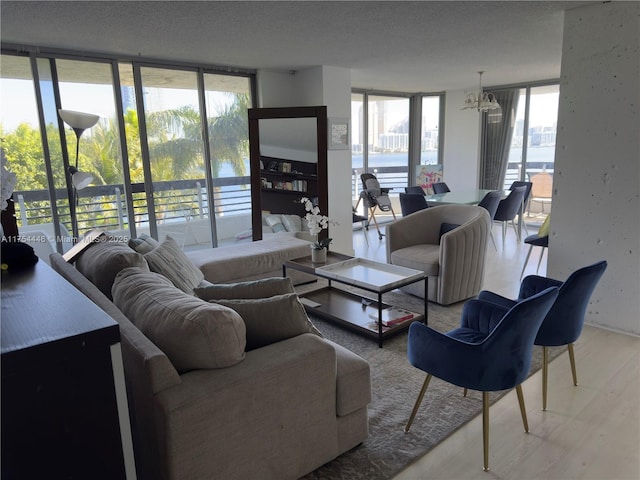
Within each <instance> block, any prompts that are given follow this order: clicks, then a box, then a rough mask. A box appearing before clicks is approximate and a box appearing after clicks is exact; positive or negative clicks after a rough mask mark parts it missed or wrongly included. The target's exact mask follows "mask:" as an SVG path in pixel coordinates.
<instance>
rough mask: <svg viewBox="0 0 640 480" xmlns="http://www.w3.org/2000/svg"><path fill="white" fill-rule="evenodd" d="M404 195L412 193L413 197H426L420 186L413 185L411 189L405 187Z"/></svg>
mask: <svg viewBox="0 0 640 480" xmlns="http://www.w3.org/2000/svg"><path fill="white" fill-rule="evenodd" d="M404 193H411V194H413V195H424V189H423V188H422V187H421V186H420V185H413V186H410V187H404Z"/></svg>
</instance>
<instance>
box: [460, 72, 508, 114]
mask: <svg viewBox="0 0 640 480" xmlns="http://www.w3.org/2000/svg"><path fill="white" fill-rule="evenodd" d="M483 73H484V72H482V71H481V72H478V75H479V76H480V80H479V82H478V91H477V92H470V93H468V94H467V98H466V99H465V101H464V107H462V110H468V109H474V110H477V111H478V112H490V111H493V110H500V108H501V107H500V104H499V103H498V100H497V99H496V96H495V94H494V93H490V92H484V91H482V74H483Z"/></svg>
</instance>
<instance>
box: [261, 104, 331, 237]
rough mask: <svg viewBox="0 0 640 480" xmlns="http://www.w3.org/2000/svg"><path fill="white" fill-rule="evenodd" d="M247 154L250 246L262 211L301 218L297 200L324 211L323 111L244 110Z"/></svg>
mask: <svg viewBox="0 0 640 480" xmlns="http://www.w3.org/2000/svg"><path fill="white" fill-rule="evenodd" d="M249 151H250V157H251V202H252V230H253V240H260V239H261V238H262V212H263V211H269V212H271V213H274V214H293V215H298V216H301V217H304V215H305V214H306V211H305V208H304V205H303V204H301V203H300V199H301V198H302V197H307V198H312V199H314V203H317V204H318V206H319V207H320V210H321V211H322V212H327V211H328V202H329V199H328V186H327V180H328V179H327V108H326V107H325V106H317V107H286V108H253V109H249ZM323 234H325V235H326V234H327V232H326V231H324V232H323Z"/></svg>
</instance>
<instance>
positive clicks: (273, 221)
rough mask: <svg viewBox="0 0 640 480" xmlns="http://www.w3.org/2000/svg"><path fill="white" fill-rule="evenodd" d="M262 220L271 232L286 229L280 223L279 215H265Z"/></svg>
mask: <svg viewBox="0 0 640 480" xmlns="http://www.w3.org/2000/svg"><path fill="white" fill-rule="evenodd" d="M264 220H265V222H266V223H267V225H268V226H269V227H271V230H273V233H278V232H285V231H286V229H285V228H284V225H283V224H282V217H281V216H280V215H267V216H266V217H265V219H264Z"/></svg>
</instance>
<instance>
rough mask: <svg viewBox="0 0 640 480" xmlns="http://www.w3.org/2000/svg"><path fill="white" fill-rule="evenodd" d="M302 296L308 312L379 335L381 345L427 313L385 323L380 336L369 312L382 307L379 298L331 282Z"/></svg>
mask: <svg viewBox="0 0 640 480" xmlns="http://www.w3.org/2000/svg"><path fill="white" fill-rule="evenodd" d="M305 299H307V300H310V301H311V302H315V303H317V304H319V305H318V306H312V305H310V304H309V303H306V300H305ZM363 299H364V300H365V301H367V304H366V305H364V304H363V303H362V300H363ZM300 300H301V301H302V303H303V305H304V308H305V310H306V311H307V313H309V314H312V315H317V316H318V317H320V318H322V319H324V320H327V321H330V322H332V323H336V324H339V325H341V326H343V327H346V328H348V329H350V330H352V331H354V332H357V333H360V334H363V335H366V336H369V337H371V338H374V339H377V340H379V342H380V346H382V340H384V339H385V338H388V337H391V336H393V335H395V334H397V333H400V332H403V331H405V330H406V329H407V328H409V325H411V323H413V322H415V321H423V320H424V316H423V315H420V314H416V315H415V316H414V317H413V318H410V319H408V320H406V321H404V322H402V323H399V324H397V325H394V326H392V327H385V326H383V327H382V335H381V336H380V332H379V329H378V322H377V321H375V320H373V319H372V318H371V317H369V313H370V312H371V311H372V309H375V310H376V311H377V309H378V302H377V300H375V299H374V298H370V297H368V296H365V295H356V294H354V293H350V292H347V291H344V290H341V289H339V288H335V287H333V286H331V287H325V288H321V289H318V290H313V291H311V292H308V293H305V294H304V295H300ZM369 302H370V303H369ZM387 307H390V305H387V304H385V303H384V302H383V303H382V308H383V309H384V308H387Z"/></svg>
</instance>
